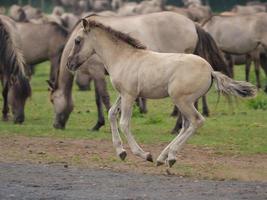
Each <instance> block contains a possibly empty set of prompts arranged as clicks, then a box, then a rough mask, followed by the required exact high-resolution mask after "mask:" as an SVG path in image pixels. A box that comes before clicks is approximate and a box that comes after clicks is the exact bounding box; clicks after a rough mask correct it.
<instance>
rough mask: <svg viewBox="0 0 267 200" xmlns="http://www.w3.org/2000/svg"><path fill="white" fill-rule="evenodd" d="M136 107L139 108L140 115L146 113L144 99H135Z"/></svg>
mask: <svg viewBox="0 0 267 200" xmlns="http://www.w3.org/2000/svg"><path fill="white" fill-rule="evenodd" d="M136 103H137V106H138V107H139V111H140V113H147V109H146V99H145V98H142V97H139V98H137V99H136Z"/></svg>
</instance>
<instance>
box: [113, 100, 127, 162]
mask: <svg viewBox="0 0 267 200" xmlns="http://www.w3.org/2000/svg"><path fill="white" fill-rule="evenodd" d="M120 105H121V97H120V96H119V97H118V98H117V100H116V102H115V103H114V105H113V106H112V107H111V108H110V110H109V112H108V117H109V121H110V126H111V133H112V141H113V146H114V147H115V149H116V152H117V155H118V156H119V157H120V158H121V159H122V160H124V159H125V158H126V156H127V154H126V151H125V150H124V149H123V147H122V141H121V137H120V133H119V130H118V126H117V116H116V115H117V113H118V112H119V111H120Z"/></svg>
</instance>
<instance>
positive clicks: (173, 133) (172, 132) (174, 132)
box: [171, 129, 180, 135]
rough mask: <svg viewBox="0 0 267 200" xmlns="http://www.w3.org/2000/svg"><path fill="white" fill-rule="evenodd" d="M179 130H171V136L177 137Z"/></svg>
mask: <svg viewBox="0 0 267 200" xmlns="http://www.w3.org/2000/svg"><path fill="white" fill-rule="evenodd" d="M179 130H180V129H178V130H177V129H173V130H172V131H171V134H172V135H177V134H178V133H179Z"/></svg>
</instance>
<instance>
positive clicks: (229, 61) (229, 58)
mask: <svg viewBox="0 0 267 200" xmlns="http://www.w3.org/2000/svg"><path fill="white" fill-rule="evenodd" d="M225 58H226V60H227V61H228V65H229V70H230V77H231V78H234V62H233V57H232V55H231V54H228V53H226V54H225Z"/></svg>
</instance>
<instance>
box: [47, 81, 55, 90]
mask: <svg viewBox="0 0 267 200" xmlns="http://www.w3.org/2000/svg"><path fill="white" fill-rule="evenodd" d="M46 82H47V83H48V90H50V91H54V90H55V86H54V84H53V82H52V81H49V80H46Z"/></svg>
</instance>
